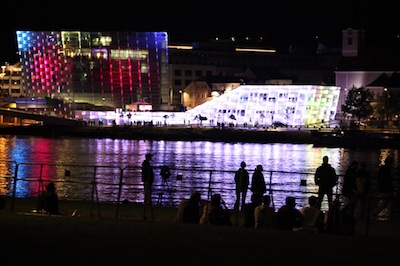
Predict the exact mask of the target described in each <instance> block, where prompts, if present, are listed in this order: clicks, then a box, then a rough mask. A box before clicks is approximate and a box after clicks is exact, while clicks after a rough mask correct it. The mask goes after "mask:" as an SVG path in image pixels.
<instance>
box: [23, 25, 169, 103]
mask: <svg viewBox="0 0 400 266" xmlns="http://www.w3.org/2000/svg"><path fill="white" fill-rule="evenodd" d="M16 35H17V43H18V52H19V55H20V61H21V68H22V88H23V91H24V94H25V95H26V96H27V97H49V98H57V99H63V100H64V101H65V102H66V103H69V102H70V103H71V105H72V103H89V104H93V105H98V106H104V105H107V106H110V107H115V108H123V109H124V108H125V107H126V106H128V105H129V104H131V103H133V102H148V103H151V104H152V105H153V109H154V110H157V109H161V108H162V106H163V105H167V104H168V101H169V86H168V80H169V79H168V36H167V33H165V32H81V31H43V32H41V31H17V32H16Z"/></svg>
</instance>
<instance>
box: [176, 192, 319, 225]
mask: <svg viewBox="0 0 400 266" xmlns="http://www.w3.org/2000/svg"><path fill="white" fill-rule="evenodd" d="M257 195H258V194H253V195H252V197H251V202H250V203H248V204H245V205H244V206H243V213H244V226H245V227H253V228H257V229H259V228H277V229H283V230H292V231H312V232H319V231H320V230H321V229H322V228H321V227H322V226H323V224H324V216H323V212H322V211H321V210H320V208H319V205H318V198H317V197H316V196H310V197H309V205H308V206H305V207H303V208H301V209H300V210H298V209H296V200H295V198H294V197H287V198H286V201H285V205H283V206H282V207H280V208H279V209H278V210H277V211H275V210H274V208H273V207H272V206H270V205H271V196H270V195H262V196H261V197H260V196H257ZM176 221H177V222H180V223H193V224H202V225H206V224H208V225H233V223H232V221H231V212H230V210H229V209H228V208H227V207H226V205H225V202H224V201H223V200H222V198H221V195H220V194H213V195H212V196H211V200H210V201H209V202H206V203H204V202H203V201H202V200H201V195H200V193H199V192H193V193H192V194H191V196H190V198H189V199H184V200H182V202H181V204H180V205H179V207H178V212H177V216H176Z"/></svg>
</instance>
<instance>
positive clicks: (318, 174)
mask: <svg viewBox="0 0 400 266" xmlns="http://www.w3.org/2000/svg"><path fill="white" fill-rule="evenodd" d="M337 181H338V177H337V175H336V171H335V169H334V168H333V167H332V166H331V165H330V164H329V157H328V156H324V157H323V158H322V164H321V165H320V166H319V167H318V168H317V170H316V171H315V175H314V182H315V184H316V185H317V186H318V207H319V208H321V204H322V200H323V199H324V196H325V194H326V196H327V197H328V206H329V207H330V206H331V203H332V200H333V187H334V186H335V185H336V183H337Z"/></svg>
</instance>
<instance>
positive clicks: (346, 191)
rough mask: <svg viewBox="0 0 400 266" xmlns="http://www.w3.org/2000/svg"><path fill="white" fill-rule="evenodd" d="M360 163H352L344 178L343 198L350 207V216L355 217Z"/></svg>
mask: <svg viewBox="0 0 400 266" xmlns="http://www.w3.org/2000/svg"><path fill="white" fill-rule="evenodd" d="M358 167H359V163H358V161H352V162H351V164H350V165H349V167H347V169H346V172H345V173H344V176H343V185H342V196H343V197H344V198H345V201H346V202H345V205H347V206H348V211H349V214H350V215H353V212H354V208H355V205H356V198H357V197H356V196H355V191H356V190H357V185H356V176H357V171H358Z"/></svg>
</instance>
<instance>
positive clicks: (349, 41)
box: [347, 37, 353, 45]
mask: <svg viewBox="0 0 400 266" xmlns="http://www.w3.org/2000/svg"><path fill="white" fill-rule="evenodd" d="M347 45H353V38H352V37H349V38H347Z"/></svg>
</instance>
